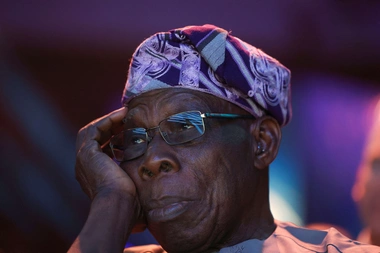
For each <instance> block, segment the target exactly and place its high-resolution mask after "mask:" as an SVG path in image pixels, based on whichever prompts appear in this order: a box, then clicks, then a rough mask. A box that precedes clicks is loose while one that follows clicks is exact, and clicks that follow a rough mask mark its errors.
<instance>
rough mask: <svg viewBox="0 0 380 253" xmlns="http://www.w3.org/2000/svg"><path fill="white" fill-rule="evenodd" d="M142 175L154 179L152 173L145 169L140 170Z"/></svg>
mask: <svg viewBox="0 0 380 253" xmlns="http://www.w3.org/2000/svg"><path fill="white" fill-rule="evenodd" d="M142 174H143V176H147V177H154V173H153V172H152V171H151V170H149V169H147V168H145V167H144V168H142Z"/></svg>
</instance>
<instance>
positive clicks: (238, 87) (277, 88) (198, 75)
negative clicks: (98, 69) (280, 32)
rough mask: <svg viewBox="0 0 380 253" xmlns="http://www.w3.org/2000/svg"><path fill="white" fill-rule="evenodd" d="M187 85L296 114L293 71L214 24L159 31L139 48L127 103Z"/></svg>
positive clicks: (257, 108) (260, 110)
mask: <svg viewBox="0 0 380 253" xmlns="http://www.w3.org/2000/svg"><path fill="white" fill-rule="evenodd" d="M170 87H183V88H188V89H194V90H198V91H201V92H206V93H210V94H212V95H214V96H217V97H220V98H222V99H225V100H227V101H230V102H232V103H234V104H236V105H238V106H240V107H242V108H243V109H245V110H247V111H248V112H250V113H251V114H252V115H253V116H255V117H261V116H263V115H271V116H272V117H274V118H275V119H276V120H277V121H278V122H279V124H280V125H281V126H284V125H286V124H287V123H288V122H289V121H290V118H291V115H292V111H291V103H290V71H289V70H288V69H287V68H286V67H284V66H283V65H282V64H280V63H279V62H278V61H277V60H276V59H274V58H272V57H271V56H269V55H267V54H265V53H264V52H263V51H261V50H260V49H257V48H255V47H253V46H252V45H249V44H248V43H246V42H244V41H242V40H240V39H239V38H236V37H234V36H231V35H230V34H229V33H228V32H227V31H226V30H224V29H222V28H219V27H216V26H213V25H203V26H187V27H184V28H179V29H174V30H171V31H169V32H164V33H157V34H155V35H153V36H151V37H149V38H148V39H146V40H145V41H143V42H142V43H141V44H140V46H139V47H138V48H137V49H136V51H135V53H134V54H133V57H132V60H131V64H130V68H129V73H128V79H127V83H126V86H125V89H124V93H123V98H122V103H123V104H124V105H126V104H128V102H129V101H130V100H131V99H132V98H133V97H135V96H138V95H140V94H141V93H144V92H147V91H150V90H154V89H160V88H170Z"/></svg>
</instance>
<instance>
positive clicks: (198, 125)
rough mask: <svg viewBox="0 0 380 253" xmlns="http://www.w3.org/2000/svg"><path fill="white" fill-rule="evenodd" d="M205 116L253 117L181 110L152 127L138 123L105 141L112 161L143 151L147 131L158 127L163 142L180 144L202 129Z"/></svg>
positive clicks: (193, 136) (192, 137) (196, 136)
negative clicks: (110, 152)
mask: <svg viewBox="0 0 380 253" xmlns="http://www.w3.org/2000/svg"><path fill="white" fill-rule="evenodd" d="M205 118H224V119H237V118H247V119H254V118H255V117H253V116H252V115H242V114H229V113H201V112H199V111H187V112H181V113H177V114H174V115H172V116H169V117H168V118H166V119H164V120H162V121H161V122H160V123H159V124H158V126H156V127H152V128H148V129H146V128H142V127H138V128H132V129H127V130H124V131H122V132H120V133H119V134H117V135H114V136H112V137H111V139H110V143H109V145H110V147H111V150H112V153H113V156H114V158H115V159H116V161H118V162H124V161H128V160H132V159H134V158H137V157H139V156H141V155H143V154H144V153H145V152H146V150H147V148H148V144H149V142H150V141H152V139H153V137H151V136H149V135H148V132H150V131H152V130H155V129H157V128H158V130H159V132H160V134H161V137H162V138H163V139H164V140H165V142H166V143H167V144H169V145H178V144H183V143H187V142H190V141H192V140H195V139H197V138H199V137H201V136H202V135H203V134H204V133H205V124H204V119H205Z"/></svg>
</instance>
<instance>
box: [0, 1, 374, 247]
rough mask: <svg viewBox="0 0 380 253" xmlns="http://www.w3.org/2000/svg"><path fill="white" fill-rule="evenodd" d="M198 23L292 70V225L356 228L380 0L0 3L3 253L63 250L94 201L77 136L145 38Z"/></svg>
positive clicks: (112, 93)
mask: <svg viewBox="0 0 380 253" xmlns="http://www.w3.org/2000/svg"><path fill="white" fill-rule="evenodd" d="M205 23H212V24H215V25H217V26H220V27H223V28H224V29H226V30H229V31H232V34H233V35H235V36H237V37H240V38H241V39H243V40H245V41H247V42H249V43H251V44H252V45H254V46H256V47H259V48H261V49H262V50H264V51H265V52H266V53H268V54H270V55H272V56H274V57H275V58H277V59H278V60H279V61H280V62H282V63H283V64H284V65H285V66H287V67H288V68H290V69H291V70H292V75H293V81H292V87H293V106H294V118H293V121H292V122H291V123H290V124H289V125H288V126H287V127H285V128H284V134H283V135H284V141H283V144H282V147H281V150H280V154H279V158H278V160H277V161H276V163H275V164H274V168H273V172H272V173H273V178H274V179H273V180H272V181H271V183H272V186H273V188H274V190H277V192H283V194H282V195H283V198H284V199H285V200H286V201H288V202H289V203H290V206H292V207H293V209H294V210H295V211H296V212H297V213H298V215H299V216H300V218H301V222H300V223H301V224H299V225H304V224H308V223H311V222H329V223H333V224H336V225H339V226H342V227H344V228H346V229H347V230H348V231H349V232H350V233H351V234H352V236H353V237H355V236H356V235H357V233H358V232H359V230H360V228H361V224H360V221H359V218H358V216H357V212H356V208H355V205H354V203H353V202H352V200H351V196H350V191H351V186H352V184H353V182H354V178H355V171H356V168H357V166H358V164H359V162H360V157H361V152H362V151H361V150H362V148H363V145H364V142H365V135H366V132H367V131H368V128H369V125H370V122H371V118H370V115H371V112H372V108H373V104H374V101H375V99H376V98H377V96H378V95H379V94H380V67H379V66H380V49H379V46H380V2H379V1H365V0H364V1H343V0H342V1H333V0H331V1H327V0H326V1H323V0H321V1H311V0H309V1H306V0H303V1H301V0H293V1H280V0H279V1H274V0H269V1H254V0H249V1H248V0H247V1H239V0H234V1H233V0H229V1H227V0H226V1H219V0H210V1H205V0H202V1H201V0H193V1H169V0H162V1H149V0H139V1H108V2H107V3H103V2H101V1H80V2H79V1H43V0H40V1H26V0H24V1H0V71H1V72H0V74H1V75H0V89H1V90H0V104H1V110H0V122H1V124H0V140H1V141H0V148H1V150H0V161H1V163H0V166H1V167H0V252H52V251H57V252H65V251H66V250H67V249H68V247H69V246H70V244H71V243H72V242H73V240H74V238H75V237H76V236H77V234H78V233H79V231H80V229H81V227H82V226H83V224H84V222H85V219H86V217H87V212H88V209H89V204H90V202H89V200H88V199H87V198H86V196H85V195H84V194H83V193H82V192H81V190H80V187H79V186H78V184H77V183H76V181H75V178H74V162H75V150H74V145H75V144H74V143H75V135H76V132H77V131H78V130H79V129H80V128H81V127H82V126H84V125H86V124H87V123H88V122H90V121H92V120H93V119H95V118H97V117H100V116H102V115H104V114H106V113H108V112H110V111H112V110H114V109H117V108H118V107H120V98H121V92H122V90H123V87H124V83H125V79H126V75H127V70H128V64H129V59H130V56H131V54H132V53H133V51H134V49H135V48H136V47H137V45H138V44H139V43H140V42H141V41H142V40H143V39H145V38H147V37H148V36H150V35H151V34H153V33H155V32H158V31H167V30H170V29H173V28H177V27H182V26H186V25H193V24H197V25H200V24H205ZM279 178H280V179H281V180H279ZM282 189H284V190H282ZM146 236H148V235H144V236H141V237H138V236H137V237H134V238H132V241H133V243H134V244H138V243H142V242H144V240H147V239H146V238H147V237H146Z"/></svg>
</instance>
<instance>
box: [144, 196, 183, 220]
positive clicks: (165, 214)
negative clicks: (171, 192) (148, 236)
mask: <svg viewBox="0 0 380 253" xmlns="http://www.w3.org/2000/svg"><path fill="white" fill-rule="evenodd" d="M165 202H166V203H162V204H158V205H155V206H154V207H153V208H151V209H150V210H149V209H148V210H149V211H148V212H147V219H148V221H149V222H165V221H169V220H173V219H175V218H176V217H178V216H180V215H181V214H183V213H184V212H186V210H188V207H189V205H190V201H187V200H182V201H170V202H167V201H165Z"/></svg>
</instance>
